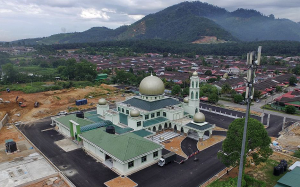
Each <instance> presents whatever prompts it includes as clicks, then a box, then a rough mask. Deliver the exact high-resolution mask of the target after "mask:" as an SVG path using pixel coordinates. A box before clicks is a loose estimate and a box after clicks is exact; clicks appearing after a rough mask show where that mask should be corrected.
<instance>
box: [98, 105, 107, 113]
mask: <svg viewBox="0 0 300 187" xmlns="http://www.w3.org/2000/svg"><path fill="white" fill-rule="evenodd" d="M107 110H109V105H108V104H106V105H99V104H97V114H99V115H101V116H104V114H105V112H106V111H107Z"/></svg>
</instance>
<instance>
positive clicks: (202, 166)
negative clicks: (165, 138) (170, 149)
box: [129, 143, 225, 187]
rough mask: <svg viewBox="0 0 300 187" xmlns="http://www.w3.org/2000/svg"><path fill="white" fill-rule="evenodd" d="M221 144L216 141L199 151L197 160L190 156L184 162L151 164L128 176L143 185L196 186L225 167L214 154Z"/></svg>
mask: <svg viewBox="0 0 300 187" xmlns="http://www.w3.org/2000/svg"><path fill="white" fill-rule="evenodd" d="M221 145H222V144H221V143H218V144H216V145H214V146H212V147H210V148H208V149H205V150H204V151H201V152H200V153H199V154H197V158H198V161H194V159H193V157H192V158H190V159H188V160H187V161H186V162H185V163H184V164H177V163H171V164H168V165H166V166H164V167H159V166H158V165H152V166H150V167H148V168H145V169H143V170H141V171H140V172H138V173H134V174H132V175H130V176H129V178H131V179H132V180H133V181H135V182H136V183H138V185H139V186H143V187H153V186H163V187H180V186H184V187H196V186H197V187H198V186H199V185H200V184H202V183H204V182H205V181H207V180H208V179H209V178H211V177H213V176H214V175H215V174H217V173H218V172H219V171H221V170H222V169H224V168H225V166H224V165H223V164H222V163H221V162H220V161H219V160H218V158H217V154H216V153H217V152H218V150H220V149H221Z"/></svg>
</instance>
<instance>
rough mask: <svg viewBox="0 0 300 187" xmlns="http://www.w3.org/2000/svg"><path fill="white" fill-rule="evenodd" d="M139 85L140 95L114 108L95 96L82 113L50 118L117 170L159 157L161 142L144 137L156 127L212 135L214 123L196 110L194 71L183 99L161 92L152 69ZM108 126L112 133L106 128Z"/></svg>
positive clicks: (196, 135)
mask: <svg viewBox="0 0 300 187" xmlns="http://www.w3.org/2000/svg"><path fill="white" fill-rule="evenodd" d="M139 91H140V95H139V96H133V97H129V98H126V100H125V101H122V102H118V103H116V109H115V110H112V109H109V104H108V102H107V101H106V100H105V99H99V101H98V104H97V110H96V111H95V112H87V113H85V116H84V118H77V117H76V116H74V115H72V116H71V115H68V116H63V117H58V118H53V119H52V124H53V125H55V126H56V129H57V130H58V131H59V132H60V133H62V134H63V135H65V136H67V137H70V138H72V139H74V140H76V141H77V142H80V143H81V144H82V145H83V148H84V149H85V150H86V151H87V152H89V153H91V154H93V155H94V156H96V157H97V158H99V159H100V160H101V161H103V163H104V164H106V165H108V166H109V167H111V168H112V169H113V170H115V171H116V172H117V173H119V174H122V175H128V174H131V173H133V172H135V171H137V170H140V169H142V168H145V167H147V166H149V165H151V164H153V163H155V162H158V160H159V158H160V157H161V156H162V149H163V148H164V147H163V145H162V144H160V143H157V142H153V141H151V138H149V137H151V136H153V135H155V134H156V133H157V132H160V131H166V130H168V131H173V132H176V133H178V134H181V135H186V136H188V137H190V138H193V139H196V140H199V141H202V140H205V139H207V138H209V137H210V136H211V135H212V130H213V128H214V125H212V124H209V123H208V122H206V121H205V116H204V114H203V113H201V112H200V111H199V101H200V88H199V77H198V74H197V72H194V73H193V74H192V76H191V78H190V87H189V96H188V97H186V98H184V100H183V102H180V101H179V100H178V99H175V98H172V97H168V96H166V95H165V94H164V91H165V86H164V83H163V82H162V80H161V79H160V78H158V77H156V76H153V75H151V76H148V77H145V78H144V79H143V80H142V81H141V83H140V85H139ZM108 127H113V131H114V133H107V132H108V130H107V129H108ZM105 128H106V131H107V132H105Z"/></svg>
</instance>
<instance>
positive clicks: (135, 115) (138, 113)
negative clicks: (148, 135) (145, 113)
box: [130, 110, 140, 117]
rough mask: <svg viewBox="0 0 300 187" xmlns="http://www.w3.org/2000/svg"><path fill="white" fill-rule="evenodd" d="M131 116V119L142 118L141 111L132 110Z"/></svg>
mask: <svg viewBox="0 0 300 187" xmlns="http://www.w3.org/2000/svg"><path fill="white" fill-rule="evenodd" d="M130 116H131V117H139V116H140V111H138V110H131V111H130Z"/></svg>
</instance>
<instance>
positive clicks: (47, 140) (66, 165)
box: [19, 118, 117, 187]
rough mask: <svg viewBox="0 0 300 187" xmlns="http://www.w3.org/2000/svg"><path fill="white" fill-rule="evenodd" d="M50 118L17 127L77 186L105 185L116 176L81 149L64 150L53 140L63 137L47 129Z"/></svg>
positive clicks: (96, 186)
mask: <svg viewBox="0 0 300 187" xmlns="http://www.w3.org/2000/svg"><path fill="white" fill-rule="evenodd" d="M50 123H51V119H50V118H46V119H43V120H39V121H36V122H34V123H32V124H27V125H20V126H19V129H20V130H21V131H22V132H23V133H24V134H25V135H26V136H27V138H28V139H30V141H31V142H32V143H33V144H34V145H35V146H37V147H38V148H39V149H40V150H41V151H42V152H43V154H45V156H46V157H47V158H48V159H50V160H51V162H53V164H54V165H55V166H56V167H58V168H59V169H60V170H61V171H62V172H63V173H64V174H65V175H66V176H67V177H68V178H69V179H70V180H71V181H72V182H73V183H74V184H75V185H76V186H77V187H86V186H90V187H93V186H95V187H98V186H103V187H104V186H105V185H104V184H103V183H104V182H106V181H108V180H111V179H113V178H115V177H117V174H115V173H114V172H113V171H111V170H110V169H108V168H106V167H104V165H103V164H101V163H99V162H97V161H96V160H94V159H93V158H92V157H91V156H89V155H87V154H86V153H85V152H84V151H83V150H82V149H76V150H73V151H70V152H65V151H64V150H63V149H61V148H60V147H58V146H57V145H56V144H55V143H54V142H55V141H58V140H62V139H64V136H62V135H61V134H59V133H58V132H57V131H55V130H47V131H43V132H41V130H44V129H49V128H51V126H50Z"/></svg>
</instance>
